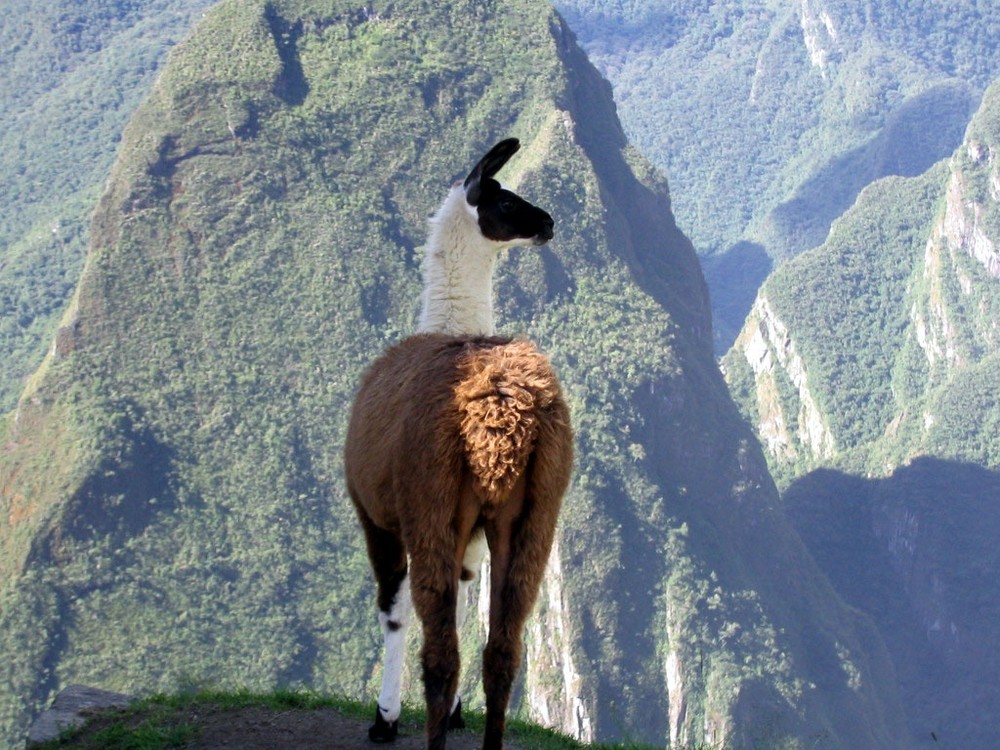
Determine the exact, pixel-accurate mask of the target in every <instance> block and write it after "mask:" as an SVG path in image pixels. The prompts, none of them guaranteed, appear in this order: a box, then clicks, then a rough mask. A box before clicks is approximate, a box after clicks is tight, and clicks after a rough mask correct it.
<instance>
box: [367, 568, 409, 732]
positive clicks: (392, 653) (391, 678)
mask: <svg viewBox="0 0 1000 750" xmlns="http://www.w3.org/2000/svg"><path fill="white" fill-rule="evenodd" d="M412 610H413V605H412V602H411V598H410V579H409V577H408V576H407V577H405V578H403V580H402V581H401V582H400V584H399V589H398V590H397V592H396V595H395V597H394V598H393V600H392V604H391V605H390V606H389V608H388V610H381V611H379V613H378V623H379V626H380V627H381V629H382V639H383V643H384V658H383V660H382V689H381V691H380V692H379V696H378V707H377V708H376V711H375V723H374V724H372V726H371V728H370V729H369V730H368V737H369V739H371V741H372V742H391V741H392V740H394V739H396V734H397V733H398V731H399V714H400V711H401V710H402V690H403V667H404V665H405V663H406V630H407V627H408V626H409V624H410V613H411V611H412Z"/></svg>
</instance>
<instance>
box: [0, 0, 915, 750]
mask: <svg viewBox="0 0 1000 750" xmlns="http://www.w3.org/2000/svg"><path fill="white" fill-rule="evenodd" d="M505 135H515V136H518V137H520V138H521V139H522V142H523V143H524V147H523V149H522V151H521V152H520V153H519V154H518V156H517V158H516V160H515V161H514V162H512V163H511V164H510V165H509V167H508V168H507V169H506V171H505V173H504V177H505V179H506V180H508V181H509V182H511V184H514V185H516V186H517V187H518V189H519V190H520V191H523V192H524V193H525V194H526V195H527V196H528V197H529V198H531V199H533V200H535V201H536V202H538V203H540V204H541V205H543V206H545V207H546V208H547V209H549V210H550V211H551V212H552V214H553V216H554V217H555V219H556V227H557V230H556V231H557V238H556V240H555V241H554V242H553V243H551V245H550V246H547V247H546V248H543V249H541V250H535V251H528V250H524V251H515V252H513V253H511V255H510V257H509V258H507V259H506V260H505V262H504V263H503V264H502V267H501V270H500V272H499V278H498V280H497V281H498V284H497V287H498V289H497V291H498V294H497V297H498V299H499V300H500V307H501V310H500V320H501V321H502V328H503V329H505V330H507V331H511V332H523V333H526V334H528V335H530V336H532V337H533V338H535V339H536V340H538V341H539V342H540V344H541V345H542V346H543V348H545V349H546V350H547V351H549V352H550V353H551V355H552V359H553V361H554V363H555V364H556V367H557V369H558V371H559V372H560V374H561V376H562V379H563V381H564V385H565V387H566V390H567V392H568V394H569V397H570V399H571V402H572V409H573V414H574V423H575V427H576V431H577V436H578V466H577V472H576V478H575V480H574V485H573V488H572V490H571V492H570V494H569V496H568V497H567V501H566V509H565V513H564V516H563V523H562V528H561V531H560V536H559V550H558V556H557V561H558V565H559V568H560V569H561V571H562V574H561V576H556V575H553V577H552V578H550V580H549V582H548V588H547V590H546V591H545V592H544V593H543V596H542V606H541V608H540V611H539V613H538V616H537V617H536V618H535V620H534V622H533V624H532V626H531V629H530V633H529V639H528V649H527V651H528V658H527V668H526V677H525V682H524V686H523V688H522V691H521V693H520V698H519V701H520V704H521V706H523V708H524V710H525V711H526V712H528V711H530V712H533V715H548V717H549V719H548V720H549V721H550V722H552V723H555V724H557V725H559V726H562V727H563V728H565V729H566V730H567V731H572V732H575V733H581V734H586V733H588V732H593V733H595V734H596V735H597V736H598V737H604V738H614V737H616V736H619V735H622V734H625V733H628V734H630V735H632V736H637V737H640V738H643V739H649V740H650V741H654V742H656V743H658V744H663V743H664V742H665V740H666V739H667V738H668V737H669V736H670V735H671V734H672V735H674V737H675V738H676V739H677V740H678V741H680V742H682V743H689V742H690V743H698V742H701V741H710V742H717V741H720V740H723V739H728V740H730V741H731V742H732V743H733V744H734V746H737V747H743V746H745V747H752V746H754V745H755V744H757V743H760V742H766V743H768V744H770V745H774V746H782V745H784V746H791V747H801V746H805V745H809V746H815V745H817V744H820V745H821V744H822V743H823V742H827V743H828V744H833V745H836V744H838V743H839V744H842V745H849V746H852V747H858V748H863V747H880V748H881V747H901V746H904V745H905V732H904V730H903V728H902V721H901V712H900V709H899V704H898V700H897V698H896V693H895V690H894V687H893V684H892V678H891V668H890V667H889V664H888V662H887V659H886V653H885V649H884V645H883V644H882V643H881V641H880V640H879V638H878V636H877V635H876V634H875V632H874V630H873V629H872V627H871V625H870V623H869V621H868V620H866V619H865V618H863V617H859V616H858V615H857V614H856V613H855V612H854V611H852V610H849V609H847V608H845V607H843V606H842V605H841V604H840V602H839V601H838V599H837V598H836V596H835V595H834V594H833V592H832V590H831V589H830V587H829V585H828V583H827V582H826V580H825V579H824V578H823V577H822V576H821V575H820V574H819V572H818V570H817V568H816V567H815V566H814V565H813V564H812V562H811V561H810V560H809V558H808V557H807V556H806V555H805V554H804V551H803V549H802V547H801V545H800V544H799V542H798V540H797V539H796V537H795V536H794V534H793V533H792V532H791V529H790V527H789V525H788V524H787V522H786V521H785V519H784V517H783V516H782V515H781V513H780V512H778V511H776V509H775V506H776V505H777V497H776V494H775V489H774V487H773V484H772V483H771V480H770V478H769V477H768V475H767V471H766V468H765V465H764V462H763V458H762V456H761V455H760V451H759V449H758V448H757V446H756V445H755V444H754V442H753V439H752V435H751V434H750V432H749V431H748V430H747V428H746V427H745V425H743V424H742V422H741V420H740V417H739V414H738V412H737V411H736V409H735V407H734V406H733V404H732V402H731V401H730V399H729V396H728V393H727V391H726V387H725V384H724V382H723V381H722V379H721V377H720V375H719V372H718V370H717V368H716V365H715V362H714V360H713V357H712V352H711V342H710V331H711V325H710V320H709V314H708V302H707V295H706V293H705V287H704V282H703V279H702V277H701V274H700V272H699V269H698V265H697V261H696V259H695V256H694V253H693V251H692V248H691V245H690V243H689V242H688V241H687V240H686V238H685V237H684V236H683V235H682V234H681V233H680V232H679V231H678V229H677V228H676V226H675V225H674V223H673V218H672V216H671V214H670V211H669V202H668V196H667V191H666V186H665V184H664V183H663V181H662V178H660V177H658V176H657V174H656V173H655V172H653V170H651V169H650V168H649V166H648V164H647V163H646V162H645V161H644V160H643V159H641V158H640V157H639V156H638V155H637V154H636V153H635V151H634V150H632V149H631V148H630V147H628V146H627V143H626V139H625V137H624V134H623V132H622V130H621V127H620V125H619V124H618V121H617V119H616V116H615V112H614V106H613V104H612V101H611V98H610V89H609V87H608V86H607V85H606V84H605V83H604V82H603V81H602V80H601V79H600V78H599V76H598V74H597V73H596V71H595V70H594V69H593V68H592V67H591V66H590V65H589V63H588V62H587V61H586V59H585V58H584V57H583V55H582V53H581V52H580V50H579V49H578V48H577V47H576V46H575V44H574V42H573V37H572V35H570V34H569V32H568V31H567V30H566V28H565V27H564V26H563V25H562V23H561V21H560V20H559V18H558V17H557V16H555V15H554V13H553V12H552V11H551V10H550V9H549V8H548V7H547V6H546V5H545V4H544V3H540V2H533V1H532V0H518V1H517V2H509V3H505V4H504V5H503V6H502V7H501V6H494V5H492V4H483V3H480V2H462V1H458V2H452V3H436V4H429V3H423V2H418V0H412V2H394V3H374V4H369V5H367V6H365V7H364V8H362V9H359V8H357V7H356V6H354V5H353V4H351V3H347V2H343V3H341V2H337V3H332V4H330V3H325V4H320V3H310V2H306V1H305V0H288V1H287V2H283V3H278V2H259V1H257V0H230V1H229V2H225V3H222V4H220V5H219V6H217V7H216V8H214V9H213V10H212V12H211V13H210V14H208V16H207V17H206V19H205V21H204V22H203V23H202V24H201V25H200V26H199V28H198V30H197V32H196V33H195V34H194V35H193V36H191V38H190V39H189V40H188V41H187V42H186V43H184V44H183V45H180V46H179V47H178V48H176V50H175V52H174V53H173V54H172V55H171V58H170V62H169V64H168V65H167V67H166V68H165V69H164V71H163V73H162V75H161V77H160V79H159V81H158V84H157V85H156V87H155V88H154V90H153V91H152V93H151V94H150V96H149V98H148V100H147V101H146V102H145V104H144V105H143V106H142V107H141V108H140V109H139V110H138V111H137V112H136V114H135V116H134V117H133V119H132V121H131V123H130V125H129V127H128V128H127V130H126V132H125V134H124V136H123V139H122V144H121V149H120V153H119V158H118V161H117V164H116V166H115V168H114V170H113V172H112V175H111V178H110V180H109V183H108V188H107V190H106V192H105V193H104V195H103V197H102V198H101V202H100V204H99V206H98V208H97V211H96V213H95V217H94V222H93V225H92V228H91V241H90V250H89V255H88V259H87V265H86V269H85V271H84V274H83V277H82V280H81V282H80V284H79V286H78V287H77V289H76V294H75V297H74V301H73V304H72V305H71V308H70V309H69V311H68V312H67V313H66V315H65V317H64V318H63V320H62V322H63V325H62V326H61V328H60V329H59V331H58V332H57V335H56V337H55V340H56V345H55V347H54V349H53V351H52V354H51V355H50V357H49V358H48V359H47V360H46V362H45V364H44V365H43V367H42V369H41V371H40V372H39V373H38V374H37V375H36V376H35V377H34V378H33V379H32V380H31V382H30V383H29V384H28V388H27V389H26V392H25V393H24V397H23V398H22V400H21V402H20V407H19V409H18V410H17V412H16V413H15V414H14V415H12V416H11V417H10V418H9V419H8V420H7V422H6V423H5V424H4V426H3V433H2V435H0V441H2V444H3V446H4V451H3V453H2V455H0V493H2V495H0V502H2V504H3V510H4V513H3V514H0V543H2V546H0V549H2V555H0V575H2V580H3V584H2V590H0V599H2V603H3V606H2V607H0V650H3V651H4V652H5V653H10V654H12V658H11V659H9V660H8V661H7V662H5V663H3V664H0V683H2V684H4V685H9V686H11V692H10V694H0V716H2V722H3V732H4V738H5V740H12V739H15V740H16V738H17V737H18V736H19V735H20V734H21V732H22V731H23V728H24V722H25V721H26V720H27V718H28V717H29V716H30V715H31V714H32V712H34V711H35V710H37V708H38V706H39V705H40V704H42V703H44V702H45V701H46V700H47V699H48V698H49V697H50V695H51V694H52V692H53V691H54V690H55V689H57V688H58V687H59V686H60V685H62V684H65V683H67V682H69V681H83V682H91V683H98V684H101V685H102V686H104V687H107V688H111V689H121V690H129V691H145V690H170V689H172V688H173V687H175V686H176V684H177V683H179V682H191V681H194V682H200V681H202V680H204V679H210V680H211V681H212V682H214V683H215V684H218V685H219V686H220V687H223V688H225V687H242V688H249V689H267V688H270V687H273V686H275V685H307V686H310V687H312V688H314V689H316V690H320V691H323V692H337V693H342V694H346V695H352V696H361V695H364V694H368V695H370V694H371V687H372V685H373V684H374V683H375V682H376V681H377V677H378V675H377V661H378V653H377V652H378V649H377V629H376V627H375V625H374V618H373V617H372V616H371V606H372V605H371V584H370V576H369V573H368V570H367V562H366V560H365V557H364V553H363V551H362V549H361V543H360V539H359V536H358V533H357V529H356V525H355V521H354V519H353V517H352V516H353V514H352V512H351V511H350V509H349V507H348V505H347V503H345V502H344V500H343V497H344V491H343V487H342V481H341V467H340V458H339V453H340V446H341V443H342V438H343V430H344V426H345V423H346V415H347V409H348V406H349V403H350V399H351V394H352V391H353V388H354V384H355V383H356V381H357V377H358V375H359V373H360V371H361V369H362V368H363V367H364V365H365V364H366V363H367V362H368V361H370V360H371V358H372V357H373V356H374V355H375V354H376V353H377V352H378V351H380V350H381V349H382V347H383V346H384V345H385V344H386V343H388V342H390V341H393V340H396V339H398V338H399V337H400V336H402V335H404V334H405V333H406V332H407V331H409V330H411V329H412V323H413V319H414V313H415V308H416V300H417V296H418V284H419V282H418V266H419V260H420V254H421V249H420V244H421V243H422V241H423V237H424V232H425V225H424V224H425V217H426V216H427V215H428V214H429V213H430V211H431V210H432V209H433V208H434V205H435V203H436V201H437V200H439V198H440V196H441V195H442V193H443V191H444V189H445V188H446V186H447V185H448V184H449V182H450V180H451V179H453V178H454V177H455V176H457V175H458V174H460V173H461V172H462V171H463V170H465V169H467V168H468V166H469V165H470V164H471V163H473V162H474V161H475V159H476V158H478V156H479V155H480V154H481V153H482V149H483V148H484V147H485V146H487V145H489V144H490V143H491V142H492V141H494V140H495V139H497V138H499V137H501V136H505ZM478 627H479V626H478V624H477V623H470V630H473V631H476V630H478ZM475 651H476V649H475V645H472V646H470V647H469V651H468V653H467V657H468V658H467V660H466V661H467V664H469V665H470V669H469V670H468V671H469V674H468V676H467V678H466V681H467V682H468V683H469V684H470V685H472V684H474V683H475V682H476V681H477V674H476V671H477V670H476V667H475V659H473V658H471V657H473V656H474V654H475ZM668 688H669V690H668ZM414 692H416V693H418V692H419V691H417V690H416V689H415V690H414ZM469 693H470V695H472V696H473V698H472V700H473V701H474V700H475V692H474V688H470V691H469ZM668 693H669V696H668ZM668 697H669V700H670V705H669V706H668V705H666V701H667V698H668Z"/></svg>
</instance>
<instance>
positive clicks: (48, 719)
mask: <svg viewBox="0 0 1000 750" xmlns="http://www.w3.org/2000/svg"><path fill="white" fill-rule="evenodd" d="M132 700H133V698H132V696H129V695H124V694H123V693H113V692H111V691H110V690H101V689H99V688H94V687H87V686H86V685H69V686H67V687H65V688H63V689H62V690H60V691H59V694H58V695H57V696H56V699H55V700H54V701H52V706H51V707H49V708H48V709H46V710H45V711H43V712H42V713H41V715H40V716H39V717H38V718H37V719H35V723H34V724H32V725H31V729H29V730H28V747H29V748H30V747H31V746H32V745H35V744H37V743H39V742H48V741H49V740H52V739H55V738H56V737H58V736H59V734H60V733H61V732H63V731H64V730H66V729H71V728H73V727H78V726H80V725H81V724H83V722H84V721H86V719H87V716H88V715H90V714H92V713H93V712H95V711H101V710H104V709H109V708H124V707H125V706H127V705H128V704H129V703H131V702H132Z"/></svg>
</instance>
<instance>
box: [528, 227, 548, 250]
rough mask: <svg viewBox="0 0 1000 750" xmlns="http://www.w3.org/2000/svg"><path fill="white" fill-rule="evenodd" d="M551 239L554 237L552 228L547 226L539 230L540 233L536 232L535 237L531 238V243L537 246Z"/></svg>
mask: <svg viewBox="0 0 1000 750" xmlns="http://www.w3.org/2000/svg"><path fill="white" fill-rule="evenodd" d="M551 239H552V229H551V228H550V227H546V228H545V229H543V230H542V231H541V232H539V233H538V234H536V235H535V236H534V237H532V238H531V244H532V245H535V246H538V245H544V244H545V243H546V242H548V241H549V240H551Z"/></svg>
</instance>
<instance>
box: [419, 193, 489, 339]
mask: <svg viewBox="0 0 1000 750" xmlns="http://www.w3.org/2000/svg"><path fill="white" fill-rule="evenodd" d="M500 247H501V245H500V243H497V242H494V241H493V240H488V239H486V238H485V237H483V235H482V234H481V233H480V231H479V222H478V217H477V214H476V209H475V207H474V206H470V205H469V203H468V202H467V201H466V199H465V190H464V189H463V187H462V185H461V183H459V184H457V185H455V186H454V187H452V189H451V191H450V192H449V193H448V197H447V198H445V201H444V203H443V204H441V208H439V209H438V211H437V213H436V214H434V216H433V217H432V218H431V220H430V237H429V238H428V241H427V251H426V254H425V255H424V261H423V272H424V292H423V310H422V311H421V313H420V325H419V327H418V330H419V331H420V332H421V333H449V334H453V335H459V334H473V335H491V334H492V333H493V332H494V330H493V268H494V266H495V265H496V257H497V251H498V250H499V249H500Z"/></svg>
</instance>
